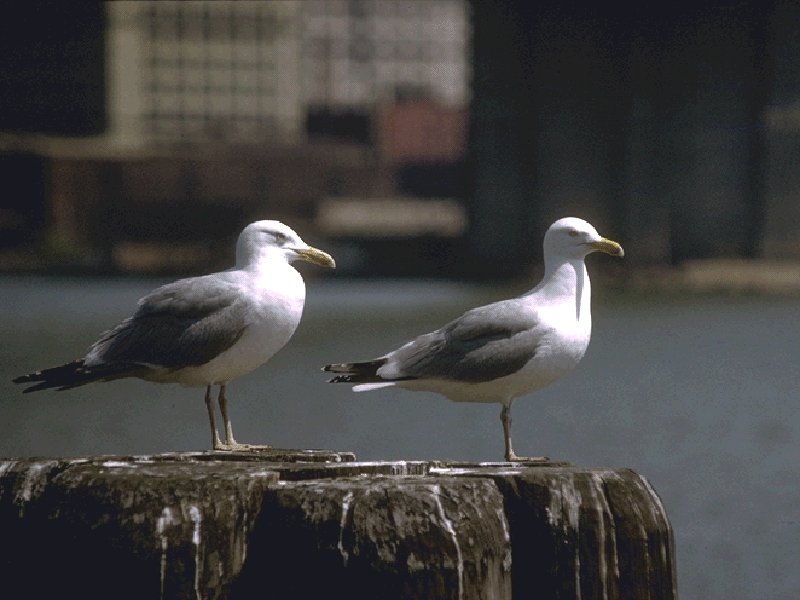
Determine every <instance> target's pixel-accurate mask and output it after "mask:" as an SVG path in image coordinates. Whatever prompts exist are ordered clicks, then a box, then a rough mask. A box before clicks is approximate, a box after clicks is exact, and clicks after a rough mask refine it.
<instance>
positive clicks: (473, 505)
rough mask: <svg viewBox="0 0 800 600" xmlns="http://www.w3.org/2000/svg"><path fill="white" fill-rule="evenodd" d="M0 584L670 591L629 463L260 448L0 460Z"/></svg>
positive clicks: (302, 591) (148, 593)
mask: <svg viewBox="0 0 800 600" xmlns="http://www.w3.org/2000/svg"><path fill="white" fill-rule="evenodd" d="M0 589H2V591H3V594H2V595H3V596H5V595H6V594H8V597H28V598H49V597H68V596H73V595H75V596H78V597H81V598H104V599H105V598H136V599H138V600H143V599H147V598H200V599H205V598H232V599H233V598H240V599H246V598H319V597H347V598H349V599H361V598H364V599H366V598H370V599H372V598H389V599H391V598H397V599H401V598H402V599H417V598H419V599H428V598H431V599H434V598H435V599H437V600H440V599H448V598H452V599H459V600H468V599H475V598H485V599H504V598H512V597H514V598H584V599H585V598H610V599H614V598H631V599H645V598H647V599H654V600H655V599H672V598H676V597H677V590H676V578H675V562H674V546H673V540H672V531H671V528H670V525H669V521H668V520H667V515H666V513H665V511H664V508H663V507H662V505H661V503H660V501H659V499H658V496H657V495H656V493H655V492H654V491H653V489H652V488H651V487H650V485H649V483H648V482H647V481H646V480H645V479H644V478H642V477H641V476H639V475H638V474H636V473H634V472H633V471H630V470H628V469H582V468H578V467H573V466H570V465H566V464H557V463H547V464H537V465H513V464H507V463H484V464H455V463H439V462H408V461H395V462H357V461H356V460H355V457H354V456H353V455H352V454H351V453H335V452H320V451H279V450H275V451H270V452H264V453H259V454H238V453H235V454H234V453H227V454H222V453H184V454H165V455H157V456H148V457H95V458H80V459H53V460H44V459H16V460H15V459H7V460H0Z"/></svg>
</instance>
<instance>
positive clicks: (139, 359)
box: [87, 275, 247, 369]
mask: <svg viewBox="0 0 800 600" xmlns="http://www.w3.org/2000/svg"><path fill="white" fill-rule="evenodd" d="M246 316H247V304H246V301H245V300H244V299H243V298H242V297H241V294H240V293H239V291H238V289H237V287H236V286H235V285H234V284H233V283H232V282H231V281H228V280H226V279H225V278H224V277H220V276H219V275H207V276H205V277H194V278H190V279H181V280H178V281H176V282H174V283H170V284H167V285H165V286H162V287H160V288H158V289H157V290H155V291H153V292H151V293H150V294H148V295H147V296H145V297H144V298H142V299H141V300H140V301H139V308H138V310H137V311H136V313H135V314H134V315H133V316H132V317H130V318H128V319H125V320H124V321H123V322H122V323H120V324H119V325H117V326H116V327H115V328H113V329H111V330H109V331H107V332H105V333H104V334H103V336H102V337H101V338H100V339H99V340H98V341H97V342H95V344H94V345H93V346H92V348H91V349H90V350H89V354H88V355H87V362H95V361H97V362H101V363H116V362H121V363H136V364H142V363H144V364H150V365H158V366H162V367H165V368H169V369H179V368H182V367H187V366H197V365H202V364H205V363H207V362H208V361H210V360H211V359H213V358H214V357H216V356H217V355H219V354H221V353H222V352H224V351H225V350H227V349H228V348H230V347H231V346H233V344H235V343H236V341H237V340H238V339H239V338H240V337H241V336H242V334H243V333H244V330H245V328H246Z"/></svg>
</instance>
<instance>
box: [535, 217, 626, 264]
mask: <svg viewBox="0 0 800 600" xmlns="http://www.w3.org/2000/svg"><path fill="white" fill-rule="evenodd" d="M592 252H605V253H606V254H610V255H611V256H619V257H622V256H625V251H624V250H623V249H622V246H620V245H619V244H618V243H617V242H614V241H612V240H609V239H607V238H604V237H603V236H601V235H600V234H599V233H597V230H596V229H595V228H594V227H592V225H591V224H590V223H587V222H586V221H584V220H583V219H578V218H576V217H565V218H563V219H559V220H558V221H556V222H555V223H553V224H552V225H551V226H550V228H549V229H548V230H547V233H545V234H544V253H545V255H546V256H547V255H551V256H563V257H564V258H570V259H573V258H574V259H582V258H584V257H585V256H586V255H587V254H591V253H592Z"/></svg>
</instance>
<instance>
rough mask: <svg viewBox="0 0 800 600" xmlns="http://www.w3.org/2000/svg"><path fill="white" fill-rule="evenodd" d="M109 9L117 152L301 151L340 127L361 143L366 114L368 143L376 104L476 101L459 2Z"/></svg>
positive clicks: (111, 131)
mask: <svg viewBox="0 0 800 600" xmlns="http://www.w3.org/2000/svg"><path fill="white" fill-rule="evenodd" d="M107 11H108V74H109V82H108V115H109V128H108V136H109V138H110V139H111V140H112V141H113V142H114V143H115V144H119V145H123V146H143V145H147V144H152V143H162V144H163V143H170V142H173V143H175V142H180V143H198V142H205V141H212V142H227V143H268V144H272V145H293V144H295V145H296V144H298V143H301V142H302V141H304V140H305V139H306V133H307V131H306V125H307V124H310V125H311V130H312V131H311V132H310V133H326V131H327V132H329V133H333V134H336V132H337V129H336V126H337V121H338V125H339V129H340V131H341V135H343V136H344V135H350V136H351V137H353V133H352V132H353V131H357V130H358V128H359V121H358V117H359V116H360V117H361V118H362V121H361V123H362V125H361V128H362V129H363V130H364V131H365V134H364V135H362V136H360V137H362V138H365V139H363V140H361V141H368V138H369V137H370V135H369V133H370V130H371V122H370V119H371V116H372V113H373V112H374V110H375V108H376V106H377V105H378V104H379V103H387V102H388V103H391V102H393V101H394V100H395V99H396V97H397V96H398V95H402V94H403V93H404V91H405V90H413V91H414V92H415V93H417V94H421V95H422V96H424V97H425V98H427V99H430V100H432V101H434V102H436V103H437V104H441V105H442V106H444V107H457V109H458V110H463V108H464V107H465V105H466V104H467V102H468V93H467V90H468V85H469V82H468V77H467V75H468V62H467V61H468V55H467V46H468V43H469V35H468V16H467V5H466V3H465V2H464V1H462V0H439V1H436V2H408V1H406V0H381V1H379V2H375V1H370V0H366V1H365V0H357V1H351V0H305V1H299V0H281V1H273V2H237V1H218V2H202V1H185V2H184V1H180V2H178V1H140V2H111V3H109V4H107ZM325 117H328V121H329V123H328V124H327V130H326V124H325ZM348 118H349V119H350V120H349V122H348V121H347V119H348ZM342 125H343V126H342ZM391 132H392V131H391V130H389V131H387V133H391ZM355 137H356V138H358V137H359V136H358V135H356V136H355Z"/></svg>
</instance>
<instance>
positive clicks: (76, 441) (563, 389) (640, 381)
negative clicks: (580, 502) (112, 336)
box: [0, 278, 800, 600]
mask: <svg viewBox="0 0 800 600" xmlns="http://www.w3.org/2000/svg"><path fill="white" fill-rule="evenodd" d="M159 283H161V281H156V280H137V281H130V280H114V281H106V280H102V281H101V280H97V281H78V280H65V279H41V278H0V299H1V301H2V308H3V311H2V313H0V331H2V333H3V336H2V339H3V343H2V344H0V401H2V403H3V404H2V417H0V456H2V457H11V456H43V455H81V454H98V453H152V452H160V451H173V450H197V449H205V448H207V447H208V446H209V443H210V440H209V438H210V436H209V433H208V431H207V428H208V425H207V417H206V411H205V407H204V405H203V391H202V390H198V389H186V388H181V387H178V386H174V385H161V386H159V385H154V384H149V383H146V382H141V381H137V380H131V381H118V382H113V383H106V384H100V385H94V386H88V387H85V388H81V389H78V390H73V391H70V392H61V393H55V392H44V393H40V394H33V395H27V396H24V397H23V396H22V395H21V394H20V393H19V389H17V388H16V386H13V384H11V383H10V379H11V378H12V377H13V376H15V375H18V374H21V373H26V372H29V371H31V370H35V369H37V368H40V367H46V366H53V365H56V364H60V363H61V362H64V361H66V360H69V359H72V358H76V357H78V356H82V355H83V352H84V351H85V349H86V348H87V347H88V346H89V345H90V344H91V343H92V341H93V340H94V339H95V337H96V336H97V334H99V333H100V332H101V331H103V330H104V329H105V328H107V327H108V326H111V325H113V324H115V323H116V322H117V321H118V320H120V319H121V318H123V317H125V316H127V315H128V314H129V313H130V312H131V310H132V309H133V307H134V306H135V302H136V300H137V299H138V298H139V297H140V296H141V295H143V294H144V293H146V292H147V291H149V290H150V289H152V288H153V287H155V286H156V285H157V284H159ZM308 291H309V298H308V302H307V305H306V314H305V317H304V320H303V322H302V323H301V325H300V328H299V330H298V332H297V334H296V335H295V337H294V338H293V340H292V341H291V342H290V344H289V345H288V346H287V347H286V348H284V349H283V350H282V351H281V352H280V353H279V354H278V355H277V356H276V357H275V358H273V360H272V361H270V363H269V364H268V365H266V366H265V367H262V368H261V369H259V370H257V371H256V372H254V373H251V374H250V375H248V376H246V377H243V378H241V379H239V380H237V381H235V382H234V383H233V384H232V385H231V386H230V388H229V395H230V398H231V402H232V411H233V422H234V429H235V433H236V436H237V438H238V439H239V440H241V441H245V442H262V443H270V444H272V445H275V446H282V447H294V448H328V449H336V450H353V451H355V452H356V454H357V455H358V457H359V458H361V459H397V458H407V459H425V458H450V459H463V460H497V459H500V458H501V456H502V436H501V428H500V421H499V412H500V411H499V408H498V407H497V406H495V405H475V404H455V403H451V402H449V401H447V400H445V399H443V398H441V397H438V396H434V395H426V394H421V393H416V394H415V393H410V392H404V391H401V390H396V391H393V390H382V391H377V392H373V393H371V394H353V393H351V392H350V391H349V389H348V387H347V386H329V385H326V383H325V379H326V377H325V374H324V373H321V372H320V371H319V367H320V366H321V365H323V364H325V363H326V362H331V361H343V360H351V359H364V358H371V357H373V356H375V355H377V354H380V353H382V352H384V351H386V350H389V349H392V348H393V347H394V346H395V345H397V344H399V343H401V342H404V341H405V340H406V339H407V338H408V337H410V336H411V335H413V334H416V333H421V332H424V331H426V330H428V329H430V328H433V327H435V326H438V325H441V324H443V323H444V322H445V321H446V320H448V319H450V318H452V317H454V316H457V315H458V314H460V312H461V311H462V310H463V309H465V308H468V307H470V306H473V305H476V304H478V303H482V302H485V301H488V300H493V299H497V298H501V297H505V296H506V295H512V294H515V293H517V292H520V291H522V290H521V289H508V290H500V289H490V288H488V287H478V286H467V285H456V284H451V283H442V282H401V283H392V282H379V283H375V282H362V281H359V282H348V281H345V282H342V281H336V282H333V281H319V282H311V283H310V284H309V290H308ZM798 340H800V299H753V298H749V299H722V298H717V299H692V300H685V301H681V300H675V299H671V300H663V301H659V300H657V299H655V298H648V299H639V300H631V299H625V298H615V297H606V298H605V299H604V300H603V301H602V302H595V307H594V332H593V338H592V344H591V346H590V348H589V351H588V353H587V355H586V357H585V358H584V360H583V362H582V363H581V365H580V366H579V367H578V369H577V370H576V371H575V372H574V373H572V374H571V375H570V376H569V377H567V378H565V379H564V380H562V381H560V382H558V383H557V384H555V385H553V386H552V387H551V388H549V389H546V390H543V391H541V392H539V393H538V394H536V395H535V397H529V398H522V399H520V400H518V401H517V402H516V404H515V405H514V411H513V415H514V434H515V436H514V440H515V448H516V449H517V451H518V452H520V453H526V454H546V455H548V456H550V457H552V458H556V459H564V460H569V461H572V462H574V463H576V464H579V465H584V466H613V467H632V468H634V469H636V470H637V471H638V472H640V473H642V474H643V475H645V476H647V477H648V478H649V479H650V480H651V481H652V482H653V484H654V486H655V488H656V489H657V490H658V491H659V493H660V494H661V496H662V498H663V500H664V503H665V506H666V508H667V511H668V512H669V515H670V518H671V520H672V524H673V526H674V529H675V536H676V543H677V551H678V580H679V586H680V592H681V596H682V598H683V599H684V600H686V599H694V598H697V599H717V598H718V599H738V598H742V599H754V600H757V599H762V598H764V599H767V598H769V599H781V600H783V599H786V600H789V599H795V598H800V342H798Z"/></svg>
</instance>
